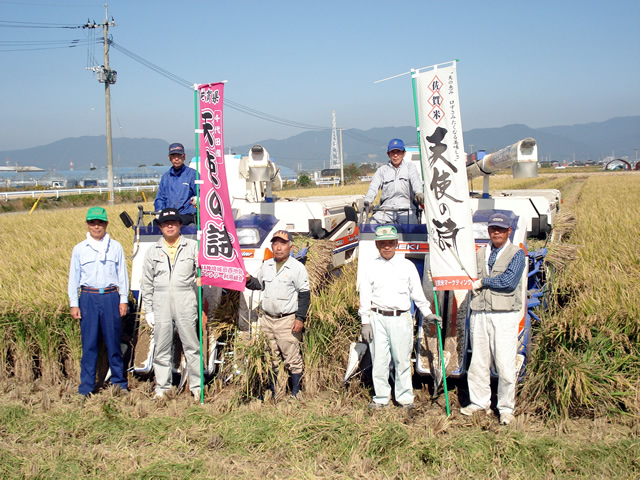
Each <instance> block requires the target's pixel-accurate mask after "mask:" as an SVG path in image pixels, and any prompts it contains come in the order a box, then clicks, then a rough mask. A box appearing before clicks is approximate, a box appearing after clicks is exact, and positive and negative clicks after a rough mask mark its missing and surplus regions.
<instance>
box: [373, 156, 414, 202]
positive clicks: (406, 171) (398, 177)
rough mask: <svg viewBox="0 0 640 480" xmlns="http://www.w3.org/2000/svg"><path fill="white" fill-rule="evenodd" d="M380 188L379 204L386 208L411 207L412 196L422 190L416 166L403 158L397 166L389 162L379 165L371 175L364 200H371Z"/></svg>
mask: <svg viewBox="0 0 640 480" xmlns="http://www.w3.org/2000/svg"><path fill="white" fill-rule="evenodd" d="M380 189H382V194H381V195H380V204H381V205H384V206H385V207H387V208H411V209H412V210H414V207H413V203H412V202H413V197H414V196H415V194H416V193H417V192H422V180H420V174H419V173H418V170H417V169H416V166H415V165H414V164H413V163H411V162H410V161H408V160H403V161H402V163H401V164H400V166H399V167H398V168H396V167H394V166H393V165H392V164H391V161H389V163H387V164H386V165H383V166H381V167H380V168H379V169H378V170H376V173H375V174H374V175H373V180H371V183H370V184H369V189H368V190H367V194H366V195H365V197H364V200H365V202H369V203H371V202H373V200H374V199H375V198H376V195H378V190H380Z"/></svg>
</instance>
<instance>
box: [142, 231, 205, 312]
mask: <svg viewBox="0 0 640 480" xmlns="http://www.w3.org/2000/svg"><path fill="white" fill-rule="evenodd" d="M197 259H198V243H197V242H196V241H195V240H191V239H190V238H186V237H184V236H181V237H180V240H179V246H178V250H177V251H176V256H175V259H174V263H173V265H170V264H169V254H168V253H167V250H166V245H165V242H164V238H161V239H160V240H158V241H157V242H156V243H155V244H154V245H153V246H152V247H150V248H149V250H147V253H146V254H145V258H144V266H143V268H142V283H141V285H140V290H141V291H142V300H143V302H144V306H145V310H146V311H147V312H153V313H154V315H155V317H156V321H157V320H158V318H159V316H165V315H170V316H172V317H173V318H174V319H178V317H182V316H188V317H191V316H193V315H194V314H195V315H197V313H198V310H197V308H198V298H197V295H196V288H197V287H196V277H197ZM172 312H173V314H172Z"/></svg>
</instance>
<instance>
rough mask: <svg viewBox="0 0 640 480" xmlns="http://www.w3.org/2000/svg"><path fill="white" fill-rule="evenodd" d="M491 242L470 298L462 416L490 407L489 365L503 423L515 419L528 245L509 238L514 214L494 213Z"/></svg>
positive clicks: (478, 258) (480, 258) (479, 255)
mask: <svg viewBox="0 0 640 480" xmlns="http://www.w3.org/2000/svg"><path fill="white" fill-rule="evenodd" d="M487 226H488V230H489V237H490V239H491V244H490V245H489V246H485V247H482V248H481V249H480V250H478V252H477V255H476V262H477V269H478V277H479V279H478V280H476V281H475V282H474V283H473V291H472V295H473V297H472V299H471V319H470V328H471V349H472V352H473V353H472V356H471V365H470V366H469V372H468V374H467V381H468V384H469V398H470V400H471V404H469V405H468V406H466V407H463V408H461V409H460V413H462V414H463V415H473V414H474V413H475V412H479V411H486V412H489V407H490V404H491V384H490V382H491V372H490V368H491V365H492V364H494V365H495V368H496V371H497V373H498V405H497V407H498V411H499V412H500V424H501V425H508V424H509V423H511V422H512V421H513V419H514V416H513V411H514V408H515V402H516V381H517V376H516V351H517V347H518V323H519V318H518V316H519V315H518V312H519V311H520V309H521V307H522V302H523V296H524V295H523V291H522V289H523V288H524V282H523V277H522V273H523V271H524V268H525V254H524V250H522V249H521V248H519V247H516V246H515V245H513V244H512V243H511V240H509V236H510V235H511V232H512V228H511V219H510V218H509V217H508V216H507V215H505V214H504V213H499V212H497V213H494V214H493V215H491V217H489V221H488V222H487Z"/></svg>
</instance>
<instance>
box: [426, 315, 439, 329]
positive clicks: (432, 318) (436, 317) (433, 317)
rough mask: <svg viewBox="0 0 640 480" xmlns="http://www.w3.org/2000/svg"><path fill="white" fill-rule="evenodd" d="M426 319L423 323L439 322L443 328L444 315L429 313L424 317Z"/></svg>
mask: <svg viewBox="0 0 640 480" xmlns="http://www.w3.org/2000/svg"><path fill="white" fill-rule="evenodd" d="M424 319H425V323H423V325H426V324H427V323H437V324H438V326H439V327H440V328H442V317H440V316H439V315H436V314H435V313H430V314H429V315H427V316H426V317H424Z"/></svg>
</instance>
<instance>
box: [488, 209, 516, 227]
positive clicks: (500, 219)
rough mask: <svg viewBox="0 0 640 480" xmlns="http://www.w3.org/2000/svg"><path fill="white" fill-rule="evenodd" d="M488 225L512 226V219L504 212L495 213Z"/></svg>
mask: <svg viewBox="0 0 640 480" xmlns="http://www.w3.org/2000/svg"><path fill="white" fill-rule="evenodd" d="M487 227H499V228H511V220H509V217H507V216H506V215H505V214H504V213H494V214H493V215H491V216H490V217H489V221H488V222H487Z"/></svg>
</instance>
